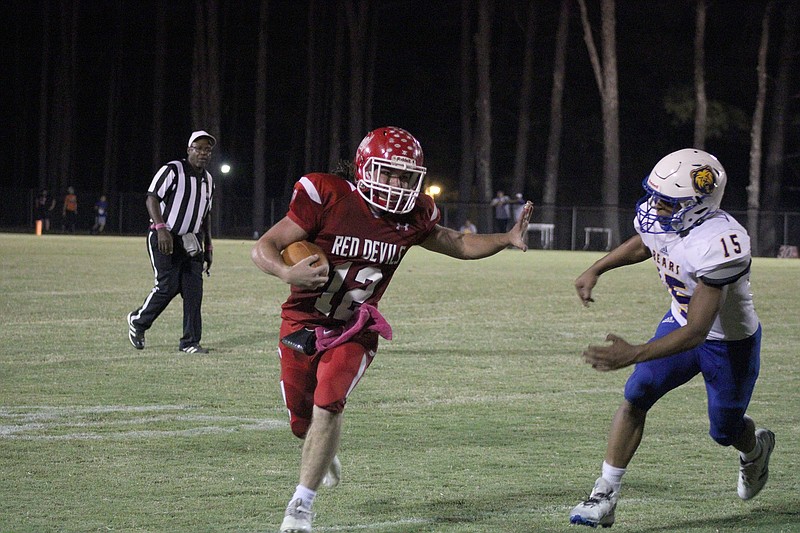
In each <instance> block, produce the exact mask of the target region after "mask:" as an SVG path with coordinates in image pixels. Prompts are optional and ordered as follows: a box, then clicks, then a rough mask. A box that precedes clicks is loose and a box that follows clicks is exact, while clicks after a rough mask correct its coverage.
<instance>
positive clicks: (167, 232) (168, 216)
mask: <svg viewBox="0 0 800 533" xmlns="http://www.w3.org/2000/svg"><path fill="white" fill-rule="evenodd" d="M216 143H217V140H216V139H215V138H214V137H213V136H212V135H210V134H209V133H207V132H205V131H202V130H201V131H195V132H194V133H192V135H191V136H190V137H189V146H188V148H187V149H186V153H187V156H186V159H181V160H179V161H178V160H176V161H170V162H169V163H167V164H165V165H164V166H162V167H161V168H160V169H159V170H158V172H157V173H156V175H155V176H154V177H153V181H152V182H151V183H150V187H149V188H148V189H147V201H146V205H147V211H148V213H150V229H149V231H148V232H147V251H148V254H149V255H150V264H151V265H152V266H153V273H154V274H155V286H154V287H153V290H152V291H150V294H148V295H147V297H146V298H145V299H144V303H143V304H142V306H141V307H140V308H138V309H136V310H135V311H132V312H131V313H129V314H128V338H129V339H130V341H131V344H132V345H133V347H134V348H136V349H137V350H142V349H144V332H145V331H147V330H148V329H150V326H152V325H153V322H154V321H155V320H156V318H158V316H159V315H160V314H161V312H162V311H163V310H164V309H166V307H167V305H169V303H170V302H171V301H172V299H173V298H175V296H176V295H178V294H180V295H181V297H182V298H183V336H182V337H181V340H180V344H179V345H178V349H179V350H180V351H182V352H186V353H208V349H206V348H203V347H202V346H201V345H200V337H201V335H202V332H203V318H202V316H201V312H200V307H201V305H202V303H203V271H204V269H203V263H205V272H206V274H210V269H211V261H212V252H211V251H212V249H213V248H212V246H211V201H212V197H213V195H214V180H213V179H212V177H211V174H209V172H208V171H207V170H206V166H207V165H208V160H209V159H210V158H211V152H212V150H213V148H214V145H215V144H216Z"/></svg>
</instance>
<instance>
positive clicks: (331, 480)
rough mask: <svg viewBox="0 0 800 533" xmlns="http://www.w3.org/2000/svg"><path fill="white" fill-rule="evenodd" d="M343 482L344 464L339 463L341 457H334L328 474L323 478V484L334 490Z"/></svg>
mask: <svg viewBox="0 0 800 533" xmlns="http://www.w3.org/2000/svg"><path fill="white" fill-rule="evenodd" d="M341 480H342V463H341V462H339V457H338V456H336V455H334V456H333V461H331V465H330V466H329V467H328V473H327V474H325V477H324V478H322V484H323V485H324V486H326V487H328V488H329V489H332V488H333V487H335V486H336V485H338V484H339V482H340V481H341Z"/></svg>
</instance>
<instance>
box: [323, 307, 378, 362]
mask: <svg viewBox="0 0 800 533" xmlns="http://www.w3.org/2000/svg"><path fill="white" fill-rule="evenodd" d="M362 331H375V332H377V333H378V335H380V336H381V337H383V338H384V339H386V340H392V327H391V326H390V325H389V323H388V322H387V321H386V319H385V318H383V315H382V314H381V313H380V311H378V309H377V308H376V307H375V306H372V305H369V304H362V305H361V306H360V307H359V308H358V310H357V311H356V312H355V313H353V316H351V317H350V319H349V320H348V321H347V322H346V323H345V325H344V326H342V327H339V328H333V329H325V328H323V327H317V328H316V329H315V330H314V334H315V335H316V336H317V351H318V352H321V351H323V350H329V349H330V348H333V347H335V346H339V345H340V344H344V343H345V342H347V341H349V340H350V339H352V338H353V337H355V336H356V335H357V334H358V333H361V332H362Z"/></svg>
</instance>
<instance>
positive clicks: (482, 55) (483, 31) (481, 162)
mask: <svg viewBox="0 0 800 533" xmlns="http://www.w3.org/2000/svg"><path fill="white" fill-rule="evenodd" d="M491 11H492V2H491V1H490V0H485V1H483V2H480V3H479V5H478V34H477V37H476V40H477V42H476V46H475V49H476V55H477V75H478V95H477V97H478V102H477V106H476V107H477V116H478V122H477V137H478V138H477V141H478V146H477V158H476V167H477V173H476V177H477V183H478V188H479V190H480V194H481V200H482V201H483V203H484V204H487V205H488V204H489V202H490V201H491V199H492V196H493V194H492V103H491V89H492V84H491V77H490V70H491V68H490V67H491V62H490V56H491V43H492V26H491ZM492 222H493V219H492V210H491V209H486V210H485V225H484V227H486V228H491V227H492Z"/></svg>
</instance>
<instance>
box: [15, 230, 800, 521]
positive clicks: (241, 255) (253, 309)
mask: <svg viewBox="0 0 800 533" xmlns="http://www.w3.org/2000/svg"><path fill="white" fill-rule="evenodd" d="M251 245H252V242H251V241H235V240H217V241H216V242H215V255H216V261H215V265H214V268H213V269H212V276H211V277H210V278H208V279H207V281H206V291H205V303H204V337H203V344H204V345H206V346H207V347H209V348H211V349H212V351H211V353H210V354H208V355H187V354H182V353H179V352H178V351H177V346H178V338H179V337H180V328H181V305H180V300H176V301H175V302H173V304H172V305H171V306H170V307H169V308H168V309H167V311H166V312H165V313H164V314H163V315H162V316H161V318H160V319H159V320H158V321H157V322H156V324H155V325H154V327H153V328H152V329H151V330H150V331H148V332H147V348H146V349H145V350H144V351H136V350H134V349H133V347H131V346H130V344H129V343H128V340H127V326H126V324H125V315H126V314H127V312H128V311H130V310H132V309H134V308H135V307H137V306H138V305H139V304H140V303H141V302H142V300H143V299H144V297H145V295H146V294H147V293H148V291H149V290H150V289H151V287H152V274H151V271H150V267H149V263H148V260H147V256H146V253H145V241H144V238H143V237H140V238H124V237H89V236H86V237H78V236H49V235H46V236H44V237H39V238H37V237H34V236H28V235H0V269H1V270H0V272H2V277H1V278H0V531H2V532H37V533H38V532H49V531H65V532H79V531H81V532H82V531H87V532H88V531H140V532H143V531H153V532H161V531H170V532H216V531H231V532H233V531H237V532H256V531H259V532H264V531H268V532H274V531H277V529H278V525H279V524H280V521H281V518H282V516H283V509H284V507H285V505H286V502H287V500H288V498H289V497H290V496H291V494H292V492H293V490H294V486H295V485H296V483H297V464H298V460H299V445H298V442H299V441H297V439H295V438H294V437H293V436H292V435H291V433H290V431H289V429H288V424H287V420H286V414H285V410H284V408H283V403H282V400H281V396H280V392H279V388H278V384H277V382H278V360H277V356H276V342H277V331H278V326H279V306H280V304H281V303H282V302H283V300H284V299H285V297H286V294H287V291H288V287H286V286H285V285H284V284H282V283H281V282H280V281H279V280H277V279H276V278H273V277H270V276H267V275H264V274H262V273H261V272H260V271H258V269H256V268H255V266H253V265H252V263H251V262H250V259H249V251H250V247H251ZM597 257H599V254H598V253H591V252H551V251H531V252H528V253H525V254H523V253H521V252H518V251H505V252H503V253H501V254H499V255H498V256H495V257H493V258H489V259H485V260H481V261H476V262H459V261H456V260H452V259H448V258H446V257H442V256H437V255H435V254H431V253H429V252H426V251H424V250H421V249H414V250H412V251H411V252H410V253H409V255H408V257H407V258H406V259H405V261H404V262H403V263H402V264H401V266H400V269H399V270H398V272H397V275H396V276H395V279H394V281H393V283H392V285H391V286H390V287H389V290H388V291H387V293H386V296H385V297H384V299H383V302H382V303H381V310H382V312H383V314H384V315H385V316H386V318H387V319H388V320H389V322H390V323H391V324H392V326H393V328H394V334H395V338H394V340H393V341H391V342H383V343H382V345H381V349H380V351H379V354H378V356H377V358H376V360H375V362H374V363H373V365H372V366H371V367H370V369H369V371H368V372H367V374H366V376H365V378H364V380H363V381H362V382H361V383H360V384H359V386H358V387H357V388H356V389H355V391H354V393H353V394H352V395H351V397H350V400H349V403H348V409H347V411H346V415H345V431H344V436H343V439H342V446H341V450H340V457H341V461H342V465H343V475H344V480H343V482H342V484H341V485H340V486H339V487H338V488H337V489H335V490H332V491H331V490H326V489H322V490H321V492H320V495H319V496H318V498H317V502H316V503H315V506H314V510H315V511H316V512H317V513H318V517H317V520H316V522H315V532H332V531H337V532H339V531H376V532H382V533H383V532H386V533H389V532H391V533H413V532H437V533H438V532H442V533H466V532H470V533H475V532H496V531H503V532H506V531H508V532H528V531H530V532H534V531H571V532H576V531H583V528H578V527H576V526H570V525H568V513H569V509H570V508H571V507H572V506H573V505H574V504H575V503H577V502H578V500H580V499H581V498H582V497H583V496H584V495H585V494H586V493H587V492H588V491H589V490H590V489H591V486H592V483H593V482H594V479H595V478H596V477H597V475H598V473H599V472H598V471H599V467H600V463H601V462H602V458H603V453H604V450H605V437H606V433H607V428H608V424H609V421H610V418H611V415H612V414H613V412H614V410H615V409H616V407H617V405H618V404H619V402H620V399H621V390H622V386H623V384H624V381H625V378H626V377H627V375H628V373H629V371H628V370H623V371H619V372H615V373H608V374H599V373H596V372H594V371H593V370H592V369H591V368H589V367H588V366H587V365H585V364H583V363H582V361H581V357H580V353H581V351H582V349H583V347H584V346H585V345H587V344H588V343H599V342H601V341H602V339H603V338H604V337H605V335H606V333H608V332H611V331H613V332H615V333H618V334H621V335H622V336H624V337H626V338H627V339H629V340H630V341H634V342H642V341H644V340H646V339H647V338H648V337H649V336H650V334H651V333H652V331H653V329H654V327H655V325H656V323H657V321H658V320H659V319H660V317H661V316H662V314H663V313H664V311H665V310H666V307H667V305H668V299H667V295H666V292H665V291H664V290H663V289H662V288H661V287H660V285H659V283H658V280H657V277H656V275H655V273H654V271H653V267H652V266H650V265H647V264H643V265H637V266H635V267H629V268H627V269H623V270H618V271H614V272H611V273H608V274H606V275H605V276H604V277H603V279H601V281H600V284H599V285H598V287H597V288H596V290H595V299H596V300H597V301H596V303H595V304H594V305H593V306H592V307H590V308H588V309H586V308H583V307H582V306H581V305H580V304H579V302H578V298H577V296H575V294H574V290H573V287H572V282H573V280H574V278H575V277H576V276H577V275H578V274H579V273H580V272H581V271H582V270H583V269H584V268H586V266H588V265H589V264H590V263H591V262H592V261H593V260H594V259H596V258H597ZM752 282H753V289H754V293H755V298H756V305H757V309H758V310H759V312H760V315H761V319H762V322H763V325H764V345H763V352H762V372H761V377H760V379H759V383H758V385H757V387H756V391H755V394H754V398H753V402H752V404H751V409H750V413H751V414H752V416H753V417H754V418H755V419H756V421H757V422H759V423H761V424H763V425H767V426H769V427H770V428H771V429H773V430H774V431H775V433H776V435H777V448H776V452H775V454H774V455H773V459H772V463H771V477H770V482H769V484H768V485H767V487H766V489H765V490H764V492H763V493H762V494H761V495H759V496H758V498H756V499H755V500H753V501H751V502H742V501H740V500H739V498H738V497H737V496H736V476H737V467H736V461H737V459H736V454H735V453H734V451H733V450H732V449H726V448H722V447H719V446H718V445H716V444H715V443H714V442H713V441H712V440H711V439H710V438H709V437H708V434H707V431H708V428H707V420H706V405H705V392H704V388H703V386H702V383H701V380H699V379H695V380H694V381H692V382H690V383H689V384H688V385H687V386H685V387H683V388H681V389H678V390H677V391H674V392H673V393H672V394H671V395H669V396H667V397H666V398H665V399H664V400H663V401H662V402H661V403H659V404H658V405H657V406H656V407H655V408H654V409H653V411H652V412H651V414H650V416H649V418H648V425H647V431H646V433H645V438H644V442H643V445H642V447H641V448H640V450H639V453H638V454H637V455H636V457H635V458H634V461H633V463H632V464H631V467H630V469H629V473H628V475H627V476H626V478H625V485H624V487H623V495H622V500H621V502H620V504H619V507H618V509H617V523H616V524H615V526H614V528H615V529H614V531H651V532H666V531H698V532H699V531H703V532H717V531H723V532H727V531H763V532H779V531H784V532H789V531H800V461H798V457H800V395H798V388H799V386H800V379H798V375H799V374H798V370H797V367H798V354H799V353H800V352H798V346H800V319H798V316H800V313H798V311H797V301H796V298H795V295H796V294H797V293H798V289H799V288H800V262H798V261H797V260H789V259H784V260H779V259H762V258H759V259H756V260H755V261H754V264H753V275H752Z"/></svg>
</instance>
